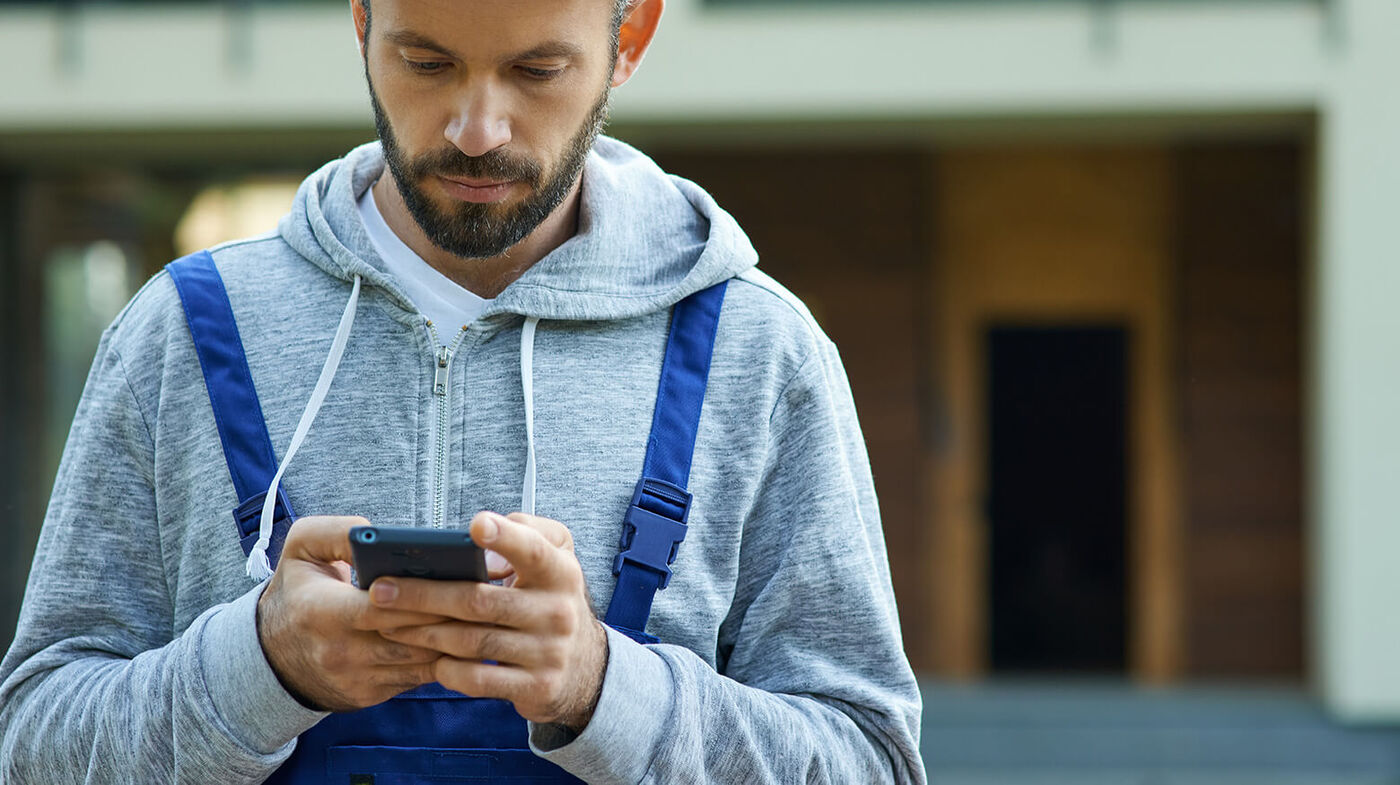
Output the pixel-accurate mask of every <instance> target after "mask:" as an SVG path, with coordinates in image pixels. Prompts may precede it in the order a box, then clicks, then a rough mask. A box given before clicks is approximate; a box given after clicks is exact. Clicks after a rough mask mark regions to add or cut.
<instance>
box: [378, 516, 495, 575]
mask: <svg viewBox="0 0 1400 785" xmlns="http://www.w3.org/2000/svg"><path fill="white" fill-rule="evenodd" d="M350 551H351V553H352V554H353V556H354V560H355V564H354V567H355V585H356V586H359V587H360V588H361V589H368V588H369V585H370V584H371V583H374V580H375V579H376V578H379V577H381V576H384V575H392V576H395V577H400V578H435V579H437V580H443V581H483V582H485V581H487V580H488V578H487V575H486V551H484V550H482V549H481V548H480V547H478V546H477V544H476V543H474V542H472V538H471V535H470V534H468V533H467V532H466V531H465V530H450V529H419V528H416V527H413V526H355V527H353V528H351V529H350Z"/></svg>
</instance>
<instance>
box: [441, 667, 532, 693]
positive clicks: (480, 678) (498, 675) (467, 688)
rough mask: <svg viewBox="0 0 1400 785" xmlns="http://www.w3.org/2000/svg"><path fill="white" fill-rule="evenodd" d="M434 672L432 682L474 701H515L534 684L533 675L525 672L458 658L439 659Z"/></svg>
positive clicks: (514, 668) (520, 669)
mask: <svg viewBox="0 0 1400 785" xmlns="http://www.w3.org/2000/svg"><path fill="white" fill-rule="evenodd" d="M432 669H433V678H434V679H435V680H436V681H438V682H441V683H442V685H443V686H444V687H447V688H448V689H453V690H456V691H458V692H460V693H462V694H463V695H470V696H472V697H473V698H501V699H503V700H512V699H513V698H515V697H517V696H520V695H523V694H525V693H527V692H528V691H529V690H530V689H531V687H532V685H533V683H534V679H533V677H532V676H531V675H530V673H529V672H528V671H526V670H524V669H522V668H516V667H513V666H510V665H488V664H486V663H484V662H479V661H476V660H459V659H457V658H455V657H440V658H439V659H438V660H437V662H434V663H433V665H432Z"/></svg>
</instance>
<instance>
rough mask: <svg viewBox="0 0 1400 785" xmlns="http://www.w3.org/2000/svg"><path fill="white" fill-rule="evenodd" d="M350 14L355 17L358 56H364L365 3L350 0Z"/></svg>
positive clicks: (366, 20)
mask: <svg viewBox="0 0 1400 785" xmlns="http://www.w3.org/2000/svg"><path fill="white" fill-rule="evenodd" d="M350 15H351V16H353V17H354V18H355V43H356V44H358V45H359V47H360V57H361V58H362V59H363V58H364V56H365V27H366V25H367V24H368V22H369V17H367V16H366V15H365V4H364V3H363V2H361V0H350Z"/></svg>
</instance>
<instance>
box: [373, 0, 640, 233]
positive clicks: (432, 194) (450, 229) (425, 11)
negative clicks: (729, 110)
mask: <svg viewBox="0 0 1400 785" xmlns="http://www.w3.org/2000/svg"><path fill="white" fill-rule="evenodd" d="M611 27H612V3H611V2H610V0H470V2H463V0H374V3H373V18H372V24H371V25H370V30H369V34H368V40H367V41H366V44H365V51H366V65H365V67H366V74H367V76H368V79H369V86H370V97H371V102H372V104H373V107H374V115H375V124H376V127H377V129H378V131H379V138H380V140H381V141H382V142H383V145H384V154H385V159H386V162H387V164H388V167H389V171H390V172H391V173H392V174H393V177H394V179H395V181H396V182H397V184H398V187H399V192H400V193H401V194H402V196H403V199H404V203H405V204H406V205H407V207H408V210H409V213H410V214H411V215H412V216H413V218H414V220H415V221H417V223H418V225H419V226H420V227H421V228H422V229H423V232H424V233H425V234H426V235H427V236H428V238H429V239H430V240H431V241H432V242H433V243H434V244H436V245H437V246H439V247H440V248H442V249H444V250H446V251H448V252H450V253H453V254H455V255H457V256H462V257H468V258H487V257H493V256H498V255H500V254H502V253H504V252H505V251H507V250H508V249H510V248H511V247H512V246H514V245H515V244H516V243H518V242H520V240H522V239H523V238H525V237H526V236H527V235H529V234H530V233H531V232H532V231H534V229H535V228H536V227H537V226H539V224H540V223H541V222H542V221H543V220H544V219H545V218H546V217H548V216H549V214H550V213H552V212H553V211H554V210H555V209H556V208H557V207H558V206H559V204H560V203H561V202H562V201H563V200H564V198H565V197H566V196H568V194H569V191H570V189H571V188H572V187H573V184H574V182H575V181H576V180H577V178H578V175H579V172H580V171H581V170H582V168H583V163H584V160H585V158H586V157H587V155H588V151H589V150H590V149H592V147H593V142H594V139H595V138H596V137H597V135H598V133H599V131H600V130H601V129H602V125H603V122H604V120H605V119H606V115H607V106H608V96H609V82H610V79H611V76H612V64H613V49H612V29H611Z"/></svg>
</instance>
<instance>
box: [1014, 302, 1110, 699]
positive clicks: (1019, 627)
mask: <svg viewBox="0 0 1400 785" xmlns="http://www.w3.org/2000/svg"><path fill="white" fill-rule="evenodd" d="M987 352H988V371H989V379H988V385H989V389H988V395H989V402H990V406H989V412H990V429H989V431H990V432H989V439H988V446H989V450H988V457H989V467H988V468H989V471H988V475H987V476H988V478H989V493H988V519H989V522H990V542H989V546H990V548H989V553H990V556H991V565H990V566H991V569H990V571H989V572H990V576H991V625H990V636H991V637H990V641H989V643H990V647H989V650H990V652H991V665H992V669H993V670H994V671H1000V672H1020V673H1036V672H1052V671H1053V672H1065V671H1071V672H1100V673H1102V672H1117V673H1121V672H1123V671H1124V670H1125V668H1126V641H1127V629H1126V613H1125V609H1126V596H1127V583H1126V571H1125V566H1124V563H1125V559H1126V552H1127V551H1126V529H1127V525H1126V524H1127V521H1126V517H1127V489H1126V479H1127V465H1126V464H1127V437H1126V434H1127V417H1126V411H1127V367H1128V366H1127V335H1126V330H1124V329H1123V328H1121V327H1099V326H1094V327H1019V326H1016V327H1013V326H994V327H992V328H991V329H990V330H989V333H988V341H987Z"/></svg>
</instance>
